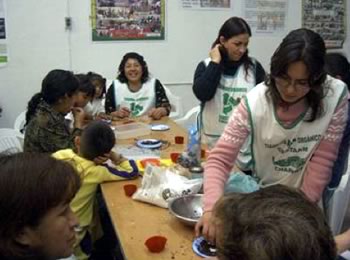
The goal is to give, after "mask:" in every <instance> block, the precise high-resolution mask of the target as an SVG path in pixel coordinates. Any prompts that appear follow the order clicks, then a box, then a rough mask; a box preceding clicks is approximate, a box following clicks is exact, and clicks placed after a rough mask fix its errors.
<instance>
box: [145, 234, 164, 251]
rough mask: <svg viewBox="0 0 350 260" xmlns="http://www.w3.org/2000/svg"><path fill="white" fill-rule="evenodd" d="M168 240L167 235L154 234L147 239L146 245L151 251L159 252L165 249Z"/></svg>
mask: <svg viewBox="0 0 350 260" xmlns="http://www.w3.org/2000/svg"><path fill="white" fill-rule="evenodd" d="M166 241H167V239H166V237H163V236H153V237H150V238H148V239H147V240H146V242H145V245H146V247H147V248H148V250H149V251H150V252H152V253H159V252H161V251H163V249H164V247H165V244H166Z"/></svg>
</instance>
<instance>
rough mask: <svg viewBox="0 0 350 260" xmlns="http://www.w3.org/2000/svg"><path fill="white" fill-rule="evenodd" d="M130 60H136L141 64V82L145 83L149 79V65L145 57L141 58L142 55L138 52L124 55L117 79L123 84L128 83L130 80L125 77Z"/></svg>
mask: <svg viewBox="0 0 350 260" xmlns="http://www.w3.org/2000/svg"><path fill="white" fill-rule="evenodd" d="M128 59H135V60H137V61H138V62H139V63H140V65H141V67H142V76H141V82H142V83H145V82H146V81H147V80H148V78H149V72H148V67H147V63H146V61H145V60H144V58H143V56H141V55H140V54H138V53H136V52H129V53H127V54H125V55H124V57H123V59H122V61H121V62H120V64H119V68H118V77H117V79H118V80H119V81H120V82H122V83H127V82H128V79H127V78H126V76H125V64H126V62H127V61H128Z"/></svg>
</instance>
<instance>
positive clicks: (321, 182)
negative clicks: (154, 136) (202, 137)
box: [204, 95, 348, 211]
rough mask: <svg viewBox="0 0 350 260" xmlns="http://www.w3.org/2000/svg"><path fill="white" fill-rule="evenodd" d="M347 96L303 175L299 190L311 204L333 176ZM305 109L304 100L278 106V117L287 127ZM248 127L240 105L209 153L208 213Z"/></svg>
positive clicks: (218, 194) (245, 112) (317, 198)
mask: <svg viewBox="0 0 350 260" xmlns="http://www.w3.org/2000/svg"><path fill="white" fill-rule="evenodd" d="M347 106H348V102H347V96H346V95H344V96H343V97H342V99H341V101H340V102H339V104H338V106H337V108H336V110H335V112H334V115H333V117H332V120H331V122H330V124H329V126H328V128H327V130H326V133H325V135H324V136H323V138H322V139H321V141H320V144H319V146H318V147H317V149H316V150H315V152H314V154H313V156H312V158H311V159H310V160H309V162H308V164H307V166H306V171H305V173H304V177H303V181H302V185H301V187H300V188H301V190H302V191H303V192H304V193H305V194H306V196H307V197H308V198H309V199H310V200H311V201H314V202H317V201H319V200H320V199H321V196H322V192H323V190H324V188H325V187H326V185H327V184H328V182H329V181H330V178H331V174H332V167H333V164H334V161H335V159H336V158H337V153H338V148H339V144H340V141H341V138H342V135H343V131H344V128H345V125H346V120H347V111H348V109H347ZM305 110H306V105H305V102H304V100H301V101H299V102H298V103H296V104H293V105H292V106H289V107H288V109H285V108H284V107H277V113H276V115H277V117H278V119H279V120H280V121H281V122H283V124H285V125H286V126H287V125H290V124H292V123H293V122H294V121H295V120H297V119H298V117H299V116H300V115H301V114H302V113H303V112H304V111H305ZM250 131H251V126H250V123H249V120H248V111H247V105H246V103H245V102H244V101H243V102H241V103H240V104H239V105H238V107H237V108H236V109H235V111H234V112H233V113H232V115H231V118H230V121H229V122H228V124H227V125H226V127H225V130H224V132H223V134H222V136H221V137H220V139H219V140H218V142H217V144H216V146H215V147H214V148H213V149H212V150H211V152H210V154H209V157H208V161H207V163H206V165H205V171H204V211H211V210H212V209H213V206H214V204H215V202H216V201H217V200H218V199H219V198H220V197H221V196H222V194H223V191H224V186H225V183H226V181H227V179H228V177H229V174H230V172H231V169H232V167H233V165H234V163H235V161H236V158H237V155H238V152H239V150H240V148H241V146H242V145H243V143H244V141H245V140H246V138H247V137H248V135H249V134H250Z"/></svg>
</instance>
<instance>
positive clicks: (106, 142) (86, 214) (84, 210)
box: [53, 121, 138, 259]
mask: <svg viewBox="0 0 350 260" xmlns="http://www.w3.org/2000/svg"><path fill="white" fill-rule="evenodd" d="M115 140H116V139H115V135H114V132H113V131H112V129H111V128H110V127H109V126H108V125H107V124H106V123H104V122H102V121H94V122H91V123H90V124H88V125H87V127H86V128H85V129H84V131H83V133H82V135H81V137H79V136H78V137H76V138H75V149H74V150H72V149H66V150H61V151H58V152H56V153H54V154H53V157H55V158H57V159H59V160H65V161H68V162H69V163H71V164H72V165H73V166H74V168H75V169H76V170H77V172H78V174H79V175H80V178H81V181H82V187H81V188H80V190H79V191H78V193H77V195H76V196H75V198H74V199H73V201H72V203H71V206H72V210H73V212H74V213H75V214H76V215H77V217H78V218H79V221H80V228H81V230H80V231H79V232H78V242H79V243H78V244H77V245H76V247H75V251H74V254H75V255H76V256H78V257H82V258H83V259H84V256H88V255H89V254H90V253H91V249H92V241H91V237H94V236H92V235H94V234H93V231H92V230H91V227H92V226H93V225H94V224H95V223H94V220H95V219H96V215H95V213H94V212H95V210H96V209H94V202H95V197H96V196H95V195H96V190H97V187H98V185H99V184H100V183H103V182H107V181H120V180H125V179H132V178H135V177H137V176H138V168H137V166H136V162H135V161H133V160H127V159H126V158H124V157H123V156H121V155H118V154H116V153H115V152H113V151H112V148H113V146H114V145H115ZM101 156H105V157H109V158H110V160H111V162H112V163H111V164H108V165H107V164H102V165H96V164H95V163H94V159H96V158H98V157H101Z"/></svg>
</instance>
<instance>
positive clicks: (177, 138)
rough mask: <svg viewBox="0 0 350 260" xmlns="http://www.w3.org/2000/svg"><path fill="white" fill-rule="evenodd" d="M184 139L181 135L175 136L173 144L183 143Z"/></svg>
mask: <svg viewBox="0 0 350 260" xmlns="http://www.w3.org/2000/svg"><path fill="white" fill-rule="evenodd" d="M184 141H185V138H184V137H183V136H180V135H178V136H175V144H183V143H184Z"/></svg>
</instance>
